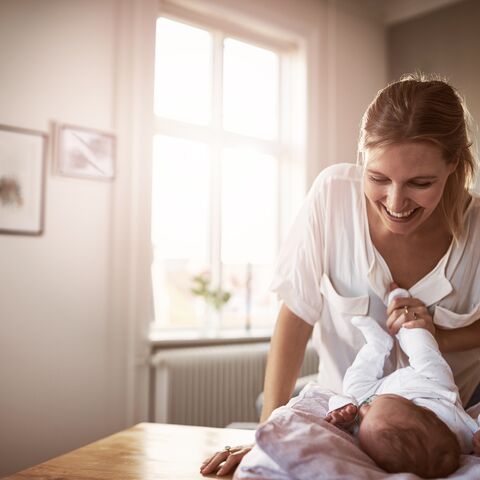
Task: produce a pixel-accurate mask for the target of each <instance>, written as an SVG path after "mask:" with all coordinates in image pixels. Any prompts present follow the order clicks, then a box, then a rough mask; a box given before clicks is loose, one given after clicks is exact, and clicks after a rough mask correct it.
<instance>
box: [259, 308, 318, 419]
mask: <svg viewBox="0 0 480 480" xmlns="http://www.w3.org/2000/svg"><path fill="white" fill-rule="evenodd" d="M312 330H313V327H312V326H311V325H310V324H308V323H307V322H305V321H303V320H302V319H301V318H300V317H297V315H295V314H294V313H293V312H291V311H290V310H289V309H288V307H286V306H285V305H283V306H282V307H281V309H280V312H279V315H278V319H277V323H276V326H275V331H274V333H273V336H272V340H271V343H270V351H269V354H268V361H267V370H266V372H265V384H264V403H263V409H262V415H261V417H260V421H261V422H263V421H265V420H266V419H267V418H268V417H269V416H270V414H271V413H272V412H273V410H275V408H277V407H280V406H281V405H285V404H286V403H287V402H288V401H289V400H290V396H291V394H292V392H293V389H294V387H295V382H296V380H297V377H298V374H299V372H300V368H301V366H302V363H303V357H304V355H305V348H306V345H307V342H308V339H309V338H310V336H311V334H312Z"/></svg>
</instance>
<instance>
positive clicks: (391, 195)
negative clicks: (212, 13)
mask: <svg viewBox="0 0 480 480" xmlns="http://www.w3.org/2000/svg"><path fill="white" fill-rule="evenodd" d="M466 117H467V112H466V109H465V107H464V106H463V103H462V101H461V99H460V97H459V95H458V94H457V92H456V91H455V90H454V89H453V88H452V87H451V86H450V85H448V84H447V83H445V82H443V81H440V80H435V79H426V78H423V77H420V76H407V77H404V78H402V79H401V80H400V81H399V82H396V83H394V84H392V85H389V86H388V87H386V88H385V89H383V90H382V91H380V92H379V93H378V95H377V97H376V98H375V99H374V101H373V102H372V104H371V105H370V106H369V107H368V109H367V111H366V112H365V115H364V117H363V122H362V127H361V137H360V142H359V152H360V155H361V157H362V160H363V162H362V163H363V165H351V164H338V165H333V166H331V167H329V168H327V169H325V170H324V171H323V172H322V173H321V174H320V175H319V176H318V178H317V179H316V181H315V183H314V185H313V187H312V189H311V190H310V192H309V194H308V197H307V199H306V201H305V203H304V205H303V207H302V209H301V211H300V213H299V215H298V217H297V219H296V221H295V223H294V225H293V227H292V229H291V232H290V235H289V237H288V238H287V241H286V243H285V245H284V246H283V248H282V250H281V252H280V256H279V261H278V266H277V269H276V273H275V276H274V280H273V285H272V288H273V290H275V291H276V292H277V293H278V295H279V297H280V299H281V300H282V301H283V305H282V307H281V309H280V313H279V316H278V320H277V325H276V328H275V332H274V335H273V337H272V342H271V348H270V354H269V359H268V364H267V371H266V378H265V390H264V392H265V393H264V397H265V401H264V406H263V411H262V416H261V421H264V420H266V419H267V418H268V417H269V415H270V413H271V412H272V411H273V410H274V409H275V408H277V407H279V406H281V405H284V404H285V403H286V402H287V401H288V400H289V398H290V395H291V393H292V391H293V388H294V384H295V380H296V378H297V376H298V373H299V370H300V366H301V363H302V360H303V355H304V352H305V346H306V343H307V341H308V339H309V337H310V335H311V334H312V330H313V341H314V345H315V346H316V348H317V350H318V352H319V357H320V367H319V374H318V382H319V383H320V385H322V386H323V387H325V388H327V389H331V390H333V391H341V382H342V379H343V375H344V373H345V370H346V369H347V368H348V366H349V365H350V364H351V362H352V361H353V359H354V357H355V354H356V353H357V351H358V350H359V349H360V347H361V345H362V338H361V335H359V334H358V332H357V331H356V329H354V328H353V327H352V325H351V323H350V319H351V317H353V316H355V315H367V314H368V315H370V316H372V317H374V318H379V319H382V321H381V322H382V323H383V322H384V325H385V327H386V328H387V329H388V330H389V331H390V333H391V334H392V335H394V334H396V333H397V332H398V330H399V329H400V327H401V326H402V325H403V324H406V326H409V327H414V326H423V327H424V328H427V329H428V330H429V331H430V332H432V334H434V335H435V338H436V339H437V341H438V343H439V346H440V349H441V351H442V353H443V354H444V356H445V358H446V360H447V361H448V363H449V364H450V366H451V367H452V370H453V373H454V376H455V381H456V383H457V385H458V387H459V390H460V395H461V398H462V401H463V403H464V404H466V403H467V402H468V400H469V399H470V397H471V396H472V394H473V392H474V390H475V388H476V386H477V385H478V384H479V383H480V348H479V347H480V322H479V321H477V320H479V319H480V198H474V197H472V195H471V194H470V193H469V191H468V189H469V187H470V186H471V183H472V180H473V177H474V173H475V168H476V164H475V160H474V158H473V155H472V153H471V150H470V147H471V142H470V140H469V138H468V132H467V121H466ZM393 282H395V283H396V284H398V285H399V286H400V287H402V288H405V289H408V290H409V292H410V294H411V298H408V299H397V300H396V301H395V302H393V304H392V305H391V306H389V308H388V310H387V308H386V299H387V295H388V292H389V290H390V285H391V284H392V283H393ZM405 307H407V308H405ZM314 326H315V328H314ZM405 364H406V362H405V358H404V357H403V354H402V353H401V351H400V349H399V348H394V349H393V352H392V355H391V356H390V358H389V360H388V362H387V364H386V368H385V374H388V373H390V372H392V371H393V370H395V369H397V368H399V367H402V366H404V365H405ZM249 449H250V446H244V447H237V448H233V449H229V450H228V451H223V452H217V453H216V454H214V455H213V456H212V457H210V458H209V459H207V460H206V461H205V462H204V464H203V465H202V468H201V472H202V473H203V474H208V473H212V472H215V471H216V470H217V469H218V467H219V466H220V464H221V463H222V462H225V463H224V465H223V466H222V467H221V468H220V469H219V470H218V472H217V474H218V475H224V474H227V473H230V472H231V471H232V470H233V469H235V467H236V466H237V464H238V463H239V462H240V460H241V458H243V456H244V455H245V454H246V453H247V452H248V451H249Z"/></svg>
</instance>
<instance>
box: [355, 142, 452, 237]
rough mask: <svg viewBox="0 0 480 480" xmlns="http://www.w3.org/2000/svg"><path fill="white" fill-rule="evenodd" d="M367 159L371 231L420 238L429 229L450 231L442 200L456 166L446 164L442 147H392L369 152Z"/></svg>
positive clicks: (414, 144) (428, 145) (416, 145)
mask: <svg viewBox="0 0 480 480" xmlns="http://www.w3.org/2000/svg"><path fill="white" fill-rule="evenodd" d="M366 158H367V162H366V175H365V186H364V188H365V195H366V197H367V199H368V213H369V215H370V216H372V217H374V218H372V219H371V220H373V221H370V230H371V231H372V227H374V228H378V229H380V230H383V232H382V233H383V234H384V235H388V234H389V233H393V234H400V235H409V234H415V235H417V236H418V235H419V234H421V232H422V231H424V230H426V229H428V230H429V231H430V233H431V230H432V229H434V230H444V231H445V232H448V225H447V223H446V221H445V218H444V214H443V212H442V210H441V207H440V200H441V198H442V194H443V190H444V188H445V184H446V182H447V180H448V177H449V175H451V174H452V173H453V172H454V170H455V167H456V163H453V162H451V163H447V162H446V161H445V160H444V158H443V155H442V151H441V150H440V148H439V147H437V146H436V145H434V144H430V143H426V142H421V143H405V144H398V145H390V146H387V147H385V148H378V149H373V150H372V151H368V152H367V155H366ZM382 233H380V234H382Z"/></svg>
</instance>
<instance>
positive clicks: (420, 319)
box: [387, 297, 437, 336]
mask: <svg viewBox="0 0 480 480" xmlns="http://www.w3.org/2000/svg"><path fill="white" fill-rule="evenodd" d="M387 315H388V318H387V328H388V331H389V332H390V334H391V335H396V334H397V333H398V331H399V330H400V328H402V327H405V328H424V329H425V330H428V331H429V332H430V333H431V334H432V335H433V336H435V334H436V333H437V332H436V330H435V325H434V324H433V318H432V316H431V315H430V312H429V311H428V310H427V307H426V306H425V304H424V303H423V302H421V301H420V300H419V299H418V298H409V297H401V298H399V297H397V298H395V299H394V300H392V301H391V302H390V305H389V306H388V308H387Z"/></svg>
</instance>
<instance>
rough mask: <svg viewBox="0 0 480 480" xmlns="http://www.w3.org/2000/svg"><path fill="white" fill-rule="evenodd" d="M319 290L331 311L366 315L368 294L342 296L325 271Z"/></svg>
mask: <svg viewBox="0 0 480 480" xmlns="http://www.w3.org/2000/svg"><path fill="white" fill-rule="evenodd" d="M320 292H321V293H322V295H323V296H324V298H325V300H326V302H327V304H328V305H329V307H330V309H331V310H332V311H335V312H337V313H341V314H343V315H346V316H355V315H366V314H367V313H368V306H369V303H370V298H369V296H368V295H365V296H361V297H344V296H342V295H340V294H339V293H337V291H336V290H335V288H334V286H333V285H332V282H331V281H330V279H329V278H328V275H327V274H326V273H324V274H323V276H322V281H321V283H320Z"/></svg>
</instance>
